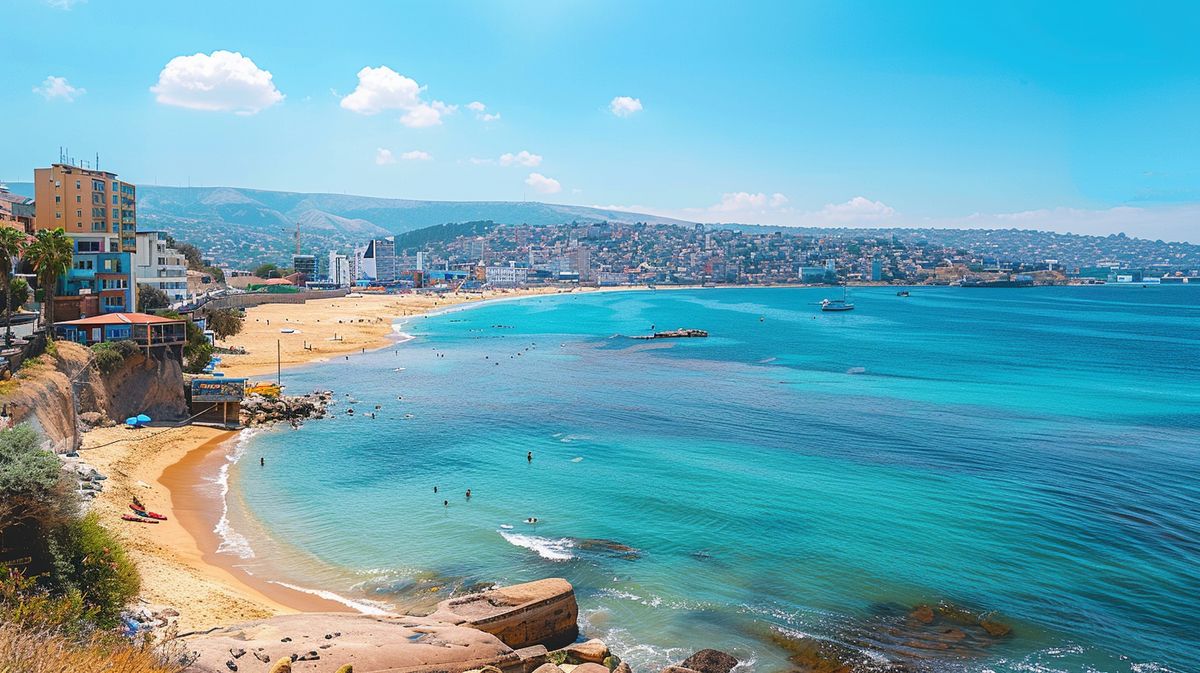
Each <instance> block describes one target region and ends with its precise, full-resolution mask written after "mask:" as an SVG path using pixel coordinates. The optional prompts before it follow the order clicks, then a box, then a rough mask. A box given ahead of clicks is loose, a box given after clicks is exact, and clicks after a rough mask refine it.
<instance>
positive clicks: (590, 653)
mask: <svg viewBox="0 0 1200 673" xmlns="http://www.w3.org/2000/svg"><path fill="white" fill-rule="evenodd" d="M563 649H564V650H566V652H567V660H568V661H570V662H572V663H573V662H579V663H581V664H602V663H604V660H605V658H607V657H608V654H609V652H608V645H605V644H604V642H603V641H601V640H598V639H596V638H592V639H591V640H589V641H586V642H582V643H573V644H571V645H567V646H566V647H564V648H563Z"/></svg>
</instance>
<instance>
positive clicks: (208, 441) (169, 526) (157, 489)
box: [81, 426, 344, 631]
mask: <svg viewBox="0 0 1200 673" xmlns="http://www.w3.org/2000/svg"><path fill="white" fill-rule="evenodd" d="M234 436H235V433H233V432H230V431H226V430H218V429H214V428H206V427H200V426H185V427H181V428H169V429H168V428H153V427H152V428H144V429H140V430H129V429H126V428H123V427H115V428H100V429H96V430H93V431H91V432H88V433H86V434H85V435H84V436H83V437H84V442H83V447H82V450H81V456H82V458H83V460H85V461H86V462H88V463H89V464H90V465H92V466H94V467H95V468H96V469H97V470H99V471H100V472H101V473H102V474H104V475H106V476H107V477H108V479H107V480H106V481H105V482H104V491H103V492H102V493H101V494H100V495H99V496H98V497H97V498H96V499H95V500H94V501H93V503H92V509H93V511H95V512H96V513H98V514H99V515H100V518H101V520H102V521H103V522H104V523H105V525H107V526H108V527H109V528H110V529H112V530H114V531H115V532H116V533H117V534H118V535H119V536H120V538H121V539H122V540H123V541H124V543H125V545H126V548H127V549H128V550H129V553H130V555H131V557H132V558H133V560H134V562H135V563H137V566H138V570H139V571H140V572H141V576H142V594H141V595H142V598H143V599H144V600H145V601H147V602H148V603H149V604H150V605H152V606H171V607H174V608H176V609H177V610H179V611H180V613H181V615H180V617H179V628H180V630H181V631H186V630H190V629H193V628H206V627H209V626H213V625H215V624H224V623H230V622H236V621H242V620H247V619H255V618H260V617H266V616H270V615H273V614H282V613H287V612H296V611H302V610H303V611H310V610H313V611H330V610H344V607H343V606H340V605H338V604H336V603H330V602H327V601H324V600H321V599H317V598H315V597H312V596H309V595H307V594H302V593H297V592H289V591H287V590H273V589H280V588H277V587H273V585H267V587H263V586H257V585H255V586H251V584H250V582H249V581H248V576H247V575H245V574H244V573H240V572H238V571H237V570H236V569H235V568H233V567H232V566H231V562H229V561H224V560H223V559H222V558H220V557H218V556H217V555H216V553H215V552H216V547H217V540H216V536H215V534H214V533H213V532H212V527H213V524H214V523H215V521H216V519H217V518H218V517H219V515H220V509H219V507H220V505H219V500H217V499H216V498H212V499H211V500H207V501H206V500H205V499H204V498H202V497H200V496H199V495H198V494H197V492H198V491H199V490H201V489H199V488H198V487H200V486H202V485H203V482H202V479H203V475H204V474H205V473H204V472H203V471H201V470H199V469H197V468H198V467H199V465H201V464H202V463H203V462H204V459H205V458H206V457H209V456H211V455H212V454H213V453H214V451H215V452H217V453H220V451H219V449H220V446H221V444H222V442H225V441H227V440H229V439H230V438H232V437H234ZM208 474H211V472H209V473H208ZM133 497H137V498H138V499H140V500H141V501H142V502H143V503H144V504H145V505H146V507H147V508H149V509H150V510H151V511H154V512H159V513H161V514H164V515H166V516H167V520H166V521H163V522H161V523H159V524H155V525H146V524H138V523H130V522H126V521H122V520H121V515H123V514H127V513H129V512H130V510H129V503H130V501H131V500H132V498H133ZM231 558H232V557H231Z"/></svg>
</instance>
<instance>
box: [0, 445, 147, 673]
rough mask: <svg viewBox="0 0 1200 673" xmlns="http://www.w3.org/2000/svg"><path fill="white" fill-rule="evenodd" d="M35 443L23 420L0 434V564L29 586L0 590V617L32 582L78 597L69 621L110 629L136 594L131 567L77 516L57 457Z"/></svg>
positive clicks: (50, 592)
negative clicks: (76, 609)
mask: <svg viewBox="0 0 1200 673" xmlns="http://www.w3.org/2000/svg"><path fill="white" fill-rule="evenodd" d="M39 444H40V440H39V438H38V436H37V434H36V433H35V432H34V431H33V430H32V429H31V428H30V427H29V426H27V425H20V426H17V427H16V428H12V429H10V430H4V431H0V540H3V547H2V548H0V561H2V562H4V565H5V566H6V567H8V568H10V569H12V570H13V571H14V572H15V571H17V570H20V571H21V572H23V573H24V575H25V576H27V577H29V578H30V581H31V583H32V584H31V585H30V586H24V585H23V584H17V585H15V586H14V587H9V591H8V593H7V594H5V593H4V592H2V591H0V602H3V603H4V604H3V605H0V617H2V616H3V611H4V610H6V609H11V605H9V603H10V602H11V599H12V597H13V596H14V595H16V594H18V593H22V592H25V590H26V589H29V588H30V587H36V590H37V591H39V592H44V593H45V595H46V596H48V597H50V598H54V599H61V600H65V601H68V602H74V601H78V603H79V605H80V610H81V613H80V614H79V615H78V616H77V619H76V621H80V622H86V626H87V627H93V626H94V627H99V628H102V629H107V628H112V627H115V626H117V625H118V624H119V623H120V613H121V611H122V610H123V609H124V608H125V606H126V605H127V604H128V603H129V601H131V600H132V599H133V598H134V597H135V596H136V595H137V592H138V589H139V579H138V575H137V569H136V568H135V567H134V565H133V563H132V561H130V560H129V558H128V557H127V556H126V554H125V551H124V549H123V548H122V547H121V545H120V543H119V542H118V541H117V540H116V538H115V537H113V535H112V534H111V533H110V532H109V531H108V530H106V529H105V528H104V527H103V526H101V525H100V522H99V519H98V517H97V516H96V515H95V514H88V515H86V516H80V515H79V499H78V496H77V495H76V494H75V491H74V490H73V489H72V487H71V484H70V482H69V480H67V479H66V478H65V477H64V473H63V471H62V468H61V466H60V464H59V461H58V458H56V457H55V456H54V455H53V454H51V453H49V452H47V451H44V450H42V448H41V447H40V446H39ZM85 617H86V618H85ZM0 621H5V620H3V619H0ZM80 628H81V629H82V628H84V625H81V627H80ZM0 670H3V669H2V668H0Z"/></svg>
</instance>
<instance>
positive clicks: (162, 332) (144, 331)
mask: <svg viewBox="0 0 1200 673" xmlns="http://www.w3.org/2000/svg"><path fill="white" fill-rule="evenodd" d="M54 332H55V334H57V335H58V338H60V339H66V340H68V341H74V342H75V343H79V344H83V345H85V346H91V345H92V344H98V343H103V342H105V341H133V342H134V343H136V344H137V345H139V346H144V347H147V348H149V347H151V346H156V347H157V346H182V345H183V343H184V342H185V341H187V321H185V320H180V319H177V318H163V317H160V316H156V315H150V314H148V313H105V314H102V315H94V316H92V317H90V318H80V319H79V320H68V321H65V322H60V323H55V324H54Z"/></svg>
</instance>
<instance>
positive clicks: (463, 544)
mask: <svg viewBox="0 0 1200 673" xmlns="http://www.w3.org/2000/svg"><path fill="white" fill-rule="evenodd" d="M829 294H830V290H827V289H783V288H780V289H714V290H682V291H657V292H618V293H598V294H588V295H562V296H555V297H541V298H531V299H524V300H520V301H511V302H498V303H493V304H485V305H481V306H479V307H475V308H472V309H469V310H463V311H454V312H447V313H445V314H442V315H437V316H431V317H427V318H418V319H414V320H411V321H410V322H408V323H407V324H403V325H400V326H398V329H399V330H401V331H403V332H404V333H407V334H408V335H410V336H411V337H412V338H411V339H410V340H407V341H404V342H403V343H399V344H397V345H396V346H394V347H391V348H388V349H385V350H381V351H377V352H373V353H367V354H365V355H358V356H351V357H350V359H349V360H338V361H334V362H329V363H324V364H319V365H314V366H310V367H307V368H302V369H298V370H295V371H292V372H287V373H285V375H284V383H285V384H287V386H288V389H289V391H290V392H293V393H297V392H303V391H307V390H311V389H316V388H322V389H332V390H334V391H335V393H336V395H337V397H338V398H339V399H340V400H341V401H340V403H339V404H338V405H337V406H336V407H334V409H335V417H334V418H330V419H326V420H320V421H313V422H309V423H307V424H306V425H304V426H303V427H302V428H301V429H300V430H292V429H290V428H277V429H274V430H269V431H265V432H259V433H257V434H248V435H244V436H243V437H242V438H241V441H239V443H238V444H237V446H236V447H233V448H231V450H230V455H231V463H230V466H229V468H228V474H227V475H224V476H227V478H228V497H227V502H228V516H227V519H226V520H223V521H222V524H221V525H220V526H219V528H220V532H221V533H222V534H224V535H225V536H226V544H225V545H224V546H223V548H224V551H225V553H234V554H239V555H241V556H242V557H243V559H244V561H243V562H244V563H245V565H246V567H247V569H248V570H249V571H250V572H253V573H256V574H263V575H266V576H268V577H270V578H273V579H276V580H278V581H281V582H285V583H288V584H290V585H294V586H299V587H305V588H307V589H311V590H321V591H329V592H334V593H336V594H338V595H340V596H342V597H345V598H346V599H350V600H352V601H355V602H358V603H359V604H361V605H364V606H371V605H388V606H395V605H400V606H408V605H413V604H416V603H421V602H424V603H428V602H430V601H433V600H436V599H439V598H442V597H445V596H446V595H448V592H450V591H452V590H458V591H463V590H468V589H469V588H470V587H471V585H472V584H473V583H475V582H499V583H511V582H519V581H525V580H531V579H537V578H541V577H547V576H562V577H565V578H567V579H569V580H570V581H571V582H573V583H574V584H575V586H576V589H577V591H578V594H579V601H580V606H581V612H582V622H583V627H584V630H585V633H586V634H587V635H590V636H599V637H601V638H604V639H605V640H606V641H607V642H608V643H609V644H610V646H611V647H612V648H613V649H614V651H616V652H617V653H619V654H622V655H623V656H625V658H626V659H627V660H630V662H631V663H632V664H633V665H634V668H635V670H644V671H651V670H657V669H656V668H654V667H657V666H659V665H662V664H665V663H668V662H670V661H678V660H679V659H680V658H682V657H683V656H686V655H687V654H689V653H690V652H691V651H693V650H695V649H697V648H700V647H716V648H719V649H724V650H727V651H730V652H732V653H734V654H736V655H737V656H739V657H740V658H742V659H743V660H745V661H748V662H751V664H750V665H749V666H748V667H749V668H752V669H755V670H759V671H776V670H782V669H787V668H789V663H788V655H789V652H794V651H795V650H786V649H784V648H783V647H780V644H781V643H782V644H790V646H792V647H796V646H797V645H796V643H801V642H802V643H808V644H811V643H814V642H817V643H826V644H833V645H830V647H833V648H834V649H839V650H840V649H844V650H846V651H849V652H859V653H864V654H865V656H867V657H869V658H871V660H873V661H876V662H879V666H880V667H881V668H882V667H883V663H882V662H884V661H887V660H891V661H901V662H905V664H906V665H907V666H908V667H909V668H910V669H915V670H937V671H980V672H982V671H997V672H999V671H1137V672H1139V673H1142V672H1148V671H1197V670H1200V637H1198V636H1197V634H1198V633H1200V631H1197V626H1198V625H1200V617H1197V607H1196V601H1197V599H1198V598H1200V387H1198V383H1200V329H1198V327H1200V290H1197V289H1194V288H1187V287H1156V288H1146V289H1142V288H1127V287H1088V288H1033V289H1004V290H999V289H958V288H913V289H912V296H911V297H909V298H900V297H897V296H896V294H895V289H888V288H870V289H867V288H863V289H858V290H855V291H854V292H853V293H852V295H853V296H852V300H853V301H854V302H855V303H856V304H857V305H858V309H857V310H856V311H854V312H852V313H846V314H828V313H825V314H823V313H821V312H819V310H818V309H817V306H816V302H818V301H819V300H820V299H821V298H822V297H825V296H828V295H829ZM652 325H653V326H655V327H656V328H657V329H660V330H661V329H670V328H676V327H695V328H703V329H707V330H709V331H710V332H711V336H710V337H709V338H708V339H689V340H671V341H638V340H632V339H629V338H627V335H633V334H643V333H647V332H649V331H650V330H651V326H652ZM347 393H349V395H350V397H349V398H348V397H347ZM400 398H402V399H400ZM376 405H379V409H378V410H377V411H376V409H375V407H376ZM348 407H353V408H354V409H355V412H356V413H355V414H354V415H353V416H350V415H349V414H347V413H345V411H346V409H347V408H348ZM372 411H374V412H375V414H376V417H375V418H370V417H369V416H368V415H367V414H368V413H370V412H372ZM528 451H532V452H533V460H532V462H529V461H527V459H526V452H528ZM259 456H263V457H264V458H265V460H266V466H265V467H260V466H259V464H258V462H259V461H258V460H257V458H258V457H259ZM237 457H243V458H244V459H243V460H240V461H236V458H237ZM224 476H223V479H224ZM434 486H437V487H438V489H439V492H438V493H436V494H435V493H434V492H433V487H434ZM468 488H469V489H471V491H472V497H471V498H470V500H467V499H466V497H465V495H464V493H465V491H466V490H467V489H468ZM443 500H448V501H449V505H448V506H444V505H443ZM528 517H537V518H538V521H539V522H538V523H537V525H527V524H525V523H523V520H524V519H526V518H528ZM502 524H504V525H510V526H512V528H511V529H503V528H501V525H502ZM246 540H249V541H250V542H249V543H247V542H246ZM923 603H924V604H930V605H936V604H939V603H944V604H946V605H952V606H955V609H960V610H962V611H964V612H965V613H969V614H970V615H975V616H978V615H986V616H987V617H989V618H990V619H991V620H993V621H996V622H1001V623H1003V624H1006V625H1008V626H1010V627H1011V628H1012V632H1011V633H1010V634H1008V635H1007V636H1003V637H992V636H989V635H988V634H987V633H986V632H983V631H981V630H980V628H979V627H978V626H977V625H976V620H975V618H974V617H971V618H968V619H965V620H960V621H954V620H950V619H944V618H941V617H939V618H938V619H937V620H935V623H934V624H932V625H925V624H923V623H922V622H921V621H920V620H918V619H914V618H913V617H912V616H910V611H912V610H913V608H914V606H917V605H919V604H923ZM806 639H807V640H806Z"/></svg>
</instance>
